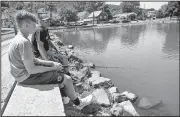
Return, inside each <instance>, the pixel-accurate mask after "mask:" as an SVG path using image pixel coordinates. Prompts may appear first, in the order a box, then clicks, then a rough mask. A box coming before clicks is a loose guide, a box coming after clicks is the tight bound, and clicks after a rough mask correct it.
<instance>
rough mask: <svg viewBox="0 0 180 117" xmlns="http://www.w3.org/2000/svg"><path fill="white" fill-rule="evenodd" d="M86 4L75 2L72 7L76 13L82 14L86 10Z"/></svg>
mask: <svg viewBox="0 0 180 117" xmlns="http://www.w3.org/2000/svg"><path fill="white" fill-rule="evenodd" d="M86 3H87V2H84V1H76V2H73V3H72V4H73V7H74V8H75V9H76V10H77V11H78V12H83V11H84V10H85V9H86V8H85V6H86Z"/></svg>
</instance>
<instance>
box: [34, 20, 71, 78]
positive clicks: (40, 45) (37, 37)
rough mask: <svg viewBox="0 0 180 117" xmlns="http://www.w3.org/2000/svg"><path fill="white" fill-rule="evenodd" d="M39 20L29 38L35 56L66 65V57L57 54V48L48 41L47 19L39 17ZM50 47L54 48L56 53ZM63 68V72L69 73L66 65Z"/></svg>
mask: <svg viewBox="0 0 180 117" xmlns="http://www.w3.org/2000/svg"><path fill="white" fill-rule="evenodd" d="M39 20H40V21H39V24H38V27H37V28H36V30H35V32H34V34H33V35H32V38H31V41H32V45H33V52H34V55H35V57H36V58H41V59H43V60H51V61H56V62H60V63H62V64H63V65H68V63H69V62H68V57H67V56H63V55H61V54H58V49H57V48H56V47H55V46H54V44H53V43H52V42H51V41H50V36H49V32H48V28H47V27H48V26H49V23H48V19H43V20H41V19H40V18H39ZM50 47H51V48H50ZM52 49H54V50H55V51H56V53H55V51H53V50H52ZM57 59H58V61H57ZM64 70H65V71H64V72H66V73H67V74H68V75H70V73H69V70H68V67H66V68H65V69H64Z"/></svg>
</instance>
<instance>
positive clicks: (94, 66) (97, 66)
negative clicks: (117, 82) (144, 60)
mask: <svg viewBox="0 0 180 117" xmlns="http://www.w3.org/2000/svg"><path fill="white" fill-rule="evenodd" d="M62 67H77V66H76V65H62ZM83 67H91V68H126V67H117V66H99V65H93V66H88V65H83ZM126 69H127V68H126ZM128 69H133V68H128ZM134 69H136V68H134Z"/></svg>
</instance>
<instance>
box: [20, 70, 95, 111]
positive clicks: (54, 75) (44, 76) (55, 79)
mask: <svg viewBox="0 0 180 117" xmlns="http://www.w3.org/2000/svg"><path fill="white" fill-rule="evenodd" d="M21 83H22V84H27V85H36V84H61V85H59V87H60V88H61V86H62V85H64V89H65V93H66V95H67V96H68V97H69V98H70V99H71V100H72V102H73V103H74V104H75V105H78V107H79V109H82V108H83V107H84V106H86V105H88V104H90V103H91V101H92V95H90V96H87V97H86V98H83V99H80V100H79V98H78V97H77V95H76V92H75V90H74V87H73V83H72V80H71V78H70V76H68V75H64V74H62V73H59V72H57V71H49V72H44V73H39V74H33V75H31V76H30V77H29V78H28V79H26V80H25V81H23V82H21Z"/></svg>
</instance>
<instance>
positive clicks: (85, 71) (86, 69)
mask: <svg viewBox="0 0 180 117" xmlns="http://www.w3.org/2000/svg"><path fill="white" fill-rule="evenodd" d="M79 71H80V72H81V73H82V74H83V75H84V76H86V75H89V73H90V70H89V68H88V67H84V68H82V69H80V70H79Z"/></svg>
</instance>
